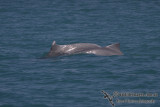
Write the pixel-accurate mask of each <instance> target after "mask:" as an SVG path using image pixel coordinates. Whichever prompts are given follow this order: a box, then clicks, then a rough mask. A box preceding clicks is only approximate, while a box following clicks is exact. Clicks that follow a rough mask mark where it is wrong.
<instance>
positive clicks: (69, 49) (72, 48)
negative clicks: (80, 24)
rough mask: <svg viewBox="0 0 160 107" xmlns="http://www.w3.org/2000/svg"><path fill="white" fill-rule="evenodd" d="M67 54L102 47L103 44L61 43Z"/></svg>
mask: <svg viewBox="0 0 160 107" xmlns="http://www.w3.org/2000/svg"><path fill="white" fill-rule="evenodd" d="M59 46H60V49H61V50H62V51H63V52H64V53H65V54H73V53H83V52H86V51H88V50H91V49H95V48H100V47H101V46H99V45H97V44H91V43H77V44H69V45H59Z"/></svg>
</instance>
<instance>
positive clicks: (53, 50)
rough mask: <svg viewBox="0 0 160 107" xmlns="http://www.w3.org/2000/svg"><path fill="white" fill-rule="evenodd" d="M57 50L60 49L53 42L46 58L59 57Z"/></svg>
mask: <svg viewBox="0 0 160 107" xmlns="http://www.w3.org/2000/svg"><path fill="white" fill-rule="evenodd" d="M59 48H60V47H59V45H57V44H56V41H53V43H52V46H51V49H50V51H49V53H48V55H47V56H48V57H54V56H59V55H61V53H60V49H59Z"/></svg>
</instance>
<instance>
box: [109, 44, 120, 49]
mask: <svg viewBox="0 0 160 107" xmlns="http://www.w3.org/2000/svg"><path fill="white" fill-rule="evenodd" d="M106 48H111V49H118V50H119V49H120V44H119V43H115V44H112V45H108V46H106Z"/></svg>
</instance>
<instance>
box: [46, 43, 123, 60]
mask: <svg viewBox="0 0 160 107" xmlns="http://www.w3.org/2000/svg"><path fill="white" fill-rule="evenodd" d="M119 47H120V44H119V43H116V44H111V45H108V46H106V47H101V46H99V45H97V44H92V43H76V44H69V45H57V44H56V42H55V41H53V43H52V46H51V49H50V52H49V53H48V55H47V56H48V57H54V56H60V55H71V54H79V53H86V54H95V55H100V56H111V55H123V53H122V52H121V51H120V48H119Z"/></svg>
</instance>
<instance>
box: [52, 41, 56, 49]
mask: <svg viewBox="0 0 160 107" xmlns="http://www.w3.org/2000/svg"><path fill="white" fill-rule="evenodd" d="M56 46H57V45H56V41H53V42H52V46H51V50H52V49H54V48H55V47H56Z"/></svg>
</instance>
